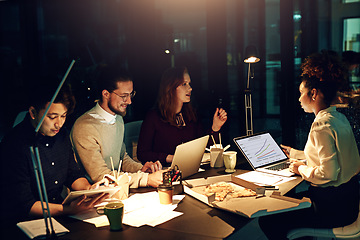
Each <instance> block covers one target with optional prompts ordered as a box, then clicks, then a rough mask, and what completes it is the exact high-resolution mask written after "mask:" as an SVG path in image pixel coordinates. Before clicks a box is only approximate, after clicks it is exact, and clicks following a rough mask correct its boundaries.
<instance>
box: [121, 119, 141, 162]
mask: <svg viewBox="0 0 360 240" xmlns="http://www.w3.org/2000/svg"><path fill="white" fill-rule="evenodd" d="M142 122H143V121H142V120H139V121H134V122H128V123H125V133H124V143H125V145H126V152H127V154H128V155H129V156H130V157H131V158H132V159H134V160H135V161H137V157H136V149H137V142H138V139H139V134H140V129H141V125H142Z"/></svg>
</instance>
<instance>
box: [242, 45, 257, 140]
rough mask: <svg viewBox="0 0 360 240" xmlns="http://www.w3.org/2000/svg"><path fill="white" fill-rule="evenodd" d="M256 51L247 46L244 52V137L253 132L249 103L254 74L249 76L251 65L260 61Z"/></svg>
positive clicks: (254, 48) (253, 47)
mask: <svg viewBox="0 0 360 240" xmlns="http://www.w3.org/2000/svg"><path fill="white" fill-rule="evenodd" d="M257 56H258V54H257V51H256V47H255V46H247V47H246V50H245V59H244V62H245V63H248V64H249V68H248V75H247V84H246V89H245V118H246V119H245V120H246V135H247V136H249V135H252V134H253V133H254V132H253V116H252V115H253V114H252V102H251V90H250V75H251V79H253V78H254V73H252V74H251V64H252V63H257V62H259V61H260V58H258V57H257Z"/></svg>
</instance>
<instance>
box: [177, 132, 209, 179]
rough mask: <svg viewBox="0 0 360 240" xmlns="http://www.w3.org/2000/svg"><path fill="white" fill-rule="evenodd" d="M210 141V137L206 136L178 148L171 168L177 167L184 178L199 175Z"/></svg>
mask: <svg viewBox="0 0 360 240" xmlns="http://www.w3.org/2000/svg"><path fill="white" fill-rule="evenodd" d="M208 140H209V135H206V136H204V137H201V138H197V139H195V140H192V141H189V142H186V143H182V144H180V145H178V146H176V149H175V153H174V158H173V161H172V163H171V168H174V167H175V165H177V166H178V167H179V169H180V171H181V173H182V178H186V177H188V176H190V175H193V174H195V173H197V172H198V171H199V167H200V163H201V159H202V156H203V154H204V152H205V148H206V145H207V143H208Z"/></svg>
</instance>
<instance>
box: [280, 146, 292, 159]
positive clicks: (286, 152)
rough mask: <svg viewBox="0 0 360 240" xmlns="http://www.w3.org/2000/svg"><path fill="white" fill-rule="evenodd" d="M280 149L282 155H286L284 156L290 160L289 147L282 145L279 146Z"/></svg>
mask: <svg viewBox="0 0 360 240" xmlns="http://www.w3.org/2000/svg"><path fill="white" fill-rule="evenodd" d="M280 147H281V148H282V150H283V151H284V153H285V154H286V156H287V157H288V158H290V149H291V147H289V146H285V145H282V144H280Z"/></svg>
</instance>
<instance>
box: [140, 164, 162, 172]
mask: <svg viewBox="0 0 360 240" xmlns="http://www.w3.org/2000/svg"><path fill="white" fill-rule="evenodd" d="M161 169H162V165H161V163H160V161H156V162H146V163H145V164H144V166H143V167H142V168H141V171H143V172H147V173H154V172H157V171H159V170H161Z"/></svg>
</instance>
